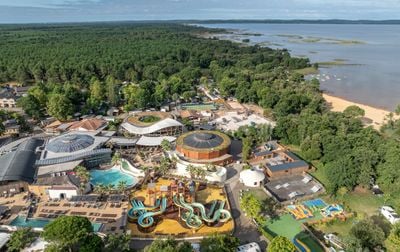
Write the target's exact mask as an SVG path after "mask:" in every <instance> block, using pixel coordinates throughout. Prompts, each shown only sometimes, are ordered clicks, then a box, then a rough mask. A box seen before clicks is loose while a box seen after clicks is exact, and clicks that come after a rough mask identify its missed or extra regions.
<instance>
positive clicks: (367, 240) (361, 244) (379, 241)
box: [349, 219, 385, 251]
mask: <svg viewBox="0 0 400 252" xmlns="http://www.w3.org/2000/svg"><path fill="white" fill-rule="evenodd" d="M384 241H385V233H384V232H383V230H382V229H381V228H380V227H379V226H377V225H375V224H374V223H373V222H372V221H371V220H369V219H367V220H361V221H359V222H358V223H356V224H354V226H353V227H352V228H351V229H350V242H349V243H350V246H349V247H350V250H354V251H358V250H371V251H373V250H374V249H376V248H380V247H382V246H383V243H384Z"/></svg>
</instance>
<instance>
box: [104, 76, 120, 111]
mask: <svg viewBox="0 0 400 252" xmlns="http://www.w3.org/2000/svg"><path fill="white" fill-rule="evenodd" d="M116 86H117V81H116V80H115V78H114V77H112V76H108V77H107V78H106V90H107V92H106V95H107V100H108V102H109V104H110V105H111V106H115V105H117V103H118V93H117V90H116V89H117V87H116Z"/></svg>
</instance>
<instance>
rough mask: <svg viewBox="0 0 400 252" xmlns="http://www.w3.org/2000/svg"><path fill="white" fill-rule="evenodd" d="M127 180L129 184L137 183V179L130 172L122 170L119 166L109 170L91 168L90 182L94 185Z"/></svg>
mask: <svg viewBox="0 0 400 252" xmlns="http://www.w3.org/2000/svg"><path fill="white" fill-rule="evenodd" d="M120 181H125V182H126V185H127V186H133V185H135V184H136V183H137V179H136V178H135V177H134V176H132V175H129V174H126V173H123V172H121V171H120V170H119V169H118V168H111V169H108V170H91V171H90V183H92V184H93V185H99V184H103V185H110V184H111V185H113V186H116V185H118V182H120Z"/></svg>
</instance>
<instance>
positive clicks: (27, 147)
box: [0, 138, 43, 193]
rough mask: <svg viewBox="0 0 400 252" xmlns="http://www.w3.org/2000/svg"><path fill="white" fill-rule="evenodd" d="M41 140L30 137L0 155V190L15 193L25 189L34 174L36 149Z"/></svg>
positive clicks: (33, 177)
mask: <svg viewBox="0 0 400 252" xmlns="http://www.w3.org/2000/svg"><path fill="white" fill-rule="evenodd" d="M42 143H43V141H42V140H39V139H34V138H30V139H27V140H25V141H23V142H22V143H21V144H19V146H18V147H17V148H16V149H15V150H13V151H10V152H8V153H6V154H4V155H2V156H0V164H1V165H0V191H1V192H10V193H17V192H21V191H25V190H27V185H28V183H32V182H33V181H34V179H35V176H36V169H35V161H36V158H37V154H36V149H37V147H39V146H40V145H42Z"/></svg>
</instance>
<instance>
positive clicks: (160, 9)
mask: <svg viewBox="0 0 400 252" xmlns="http://www.w3.org/2000/svg"><path fill="white" fill-rule="evenodd" d="M171 19H173V20H176V19H186V20H187V19H200V20H201V19H352V20H354V19H372V20H384V19H400V0H0V23H48V22H85V21H119V20H171Z"/></svg>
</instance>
